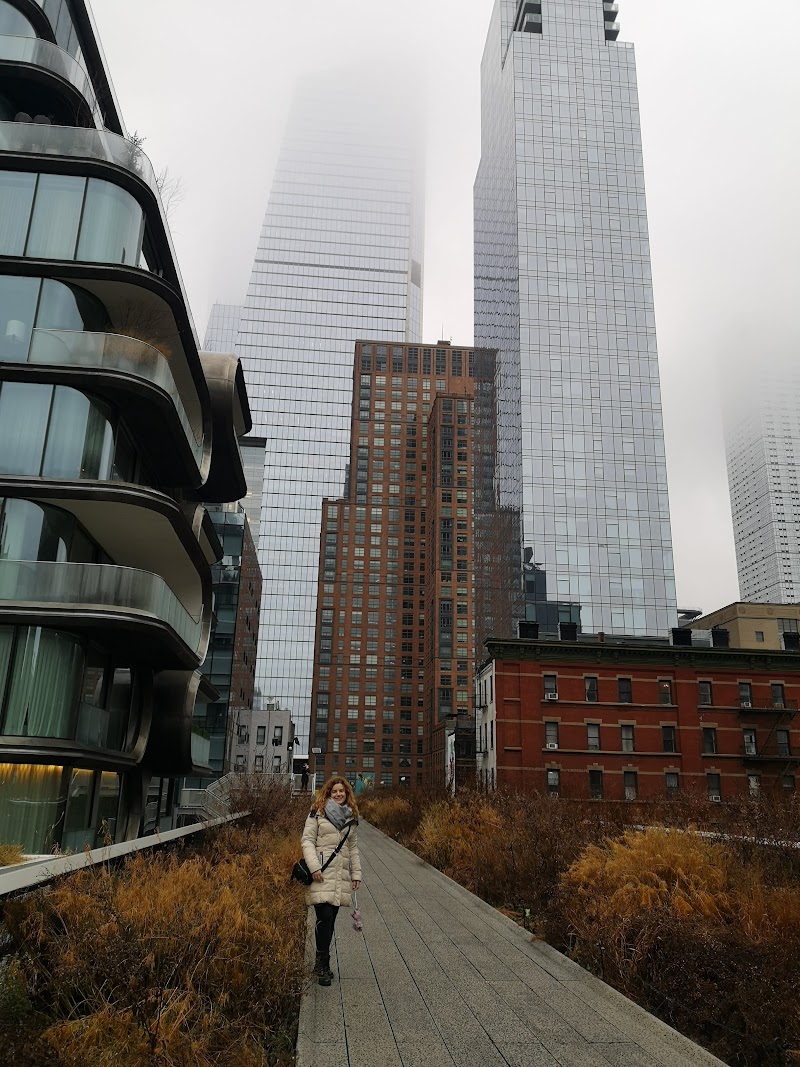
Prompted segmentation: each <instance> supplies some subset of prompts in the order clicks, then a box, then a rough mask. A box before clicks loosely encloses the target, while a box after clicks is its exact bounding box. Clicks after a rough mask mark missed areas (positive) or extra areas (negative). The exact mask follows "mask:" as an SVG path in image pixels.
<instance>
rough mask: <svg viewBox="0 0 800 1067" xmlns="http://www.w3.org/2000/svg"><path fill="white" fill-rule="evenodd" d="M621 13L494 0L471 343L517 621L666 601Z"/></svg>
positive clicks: (650, 339) (615, 616)
mask: <svg viewBox="0 0 800 1067" xmlns="http://www.w3.org/2000/svg"><path fill="white" fill-rule="evenodd" d="M616 9H617V5H616V4H610V3H604V2H603V0H558V2H556V0H541V2H536V0H496V2H495V8H494V12H493V16H492V21H491V25H490V28H489V36H488V39H487V43H486V49H485V52H484V56H483V63H482V152H481V162H480V167H479V170H478V176H477V181H476V185H475V344H476V346H481V347H486V348H497V349H498V350H499V360H498V365H499V369H498V381H497V387H498V402H499V407H500V412H501V417H500V421H499V425H498V467H497V476H496V494H497V503H498V506H499V507H501V508H503V509H505V510H506V511H507V512H508V513H509V515H512V516H513V515H520V516H521V534H520V536H521V539H522V544H521V545H520V546H519V550H520V555H524V558H525V559H526V561H527V567H526V571H527V574H526V583H525V584H526V590H525V593H526V595H525V601H526V602H525V607H524V610H525V613H526V615H527V618H528V619H530V620H535V621H539V622H540V624H544V625H545V627H546V628H547V629H554V628H555V626H556V625H557V623H558V621H559V620H560V621H577V622H579V623H580V625H581V626H582V628H583V630H585V631H587V632H593V631H598V630H604V631H609V632H624V633H627V634H635V635H644V634H659V633H662V634H664V633H666V631H667V630H668V629H669V627H671V626H673V625H675V623H676V611H675V587H674V577H673V564H672V549H671V535H670V521H669V506H668V499H667V476H666V464H665V458H664V439H663V430H662V422H661V398H660V390H659V378H658V357H657V353H656V334H655V317H654V312H653V294H652V287H651V277H650V251H649V244H648V233H647V214H646V207H645V194H644V173H643V167H642V150H641V140H640V130H639V109H638V96H637V87H636V70H635V61H634V53H633V47H632V46H631V45H629V44H623V43H618V42H617V40H616V38H617V34H618V32H619V30H618V27H617V25H616V23H615V22H614V21H613V19H614V18H615V17H616ZM520 457H521V463H520ZM514 528H516V529H519V523H516V524H515V523H514V522H511V523H509V529H514ZM509 628H510V619H509Z"/></svg>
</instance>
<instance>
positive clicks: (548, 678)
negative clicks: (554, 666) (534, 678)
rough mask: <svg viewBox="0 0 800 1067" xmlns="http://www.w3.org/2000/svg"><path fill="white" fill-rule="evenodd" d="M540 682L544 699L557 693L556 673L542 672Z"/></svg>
mask: <svg viewBox="0 0 800 1067" xmlns="http://www.w3.org/2000/svg"><path fill="white" fill-rule="evenodd" d="M542 682H543V683H544V696H545V700H546V699H547V698H548V696H550V697H554V696H557V695H558V675H557V674H544V675H542Z"/></svg>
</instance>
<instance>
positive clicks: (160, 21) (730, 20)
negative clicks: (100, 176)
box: [93, 0, 800, 611]
mask: <svg viewBox="0 0 800 1067" xmlns="http://www.w3.org/2000/svg"><path fill="white" fill-rule="evenodd" d="M492 2H493V0H462V2H460V3H454V2H453V0H404V2H403V3H402V4H388V3H376V2H375V0H371V2H366V0H307V2H306V3H304V4H298V3H281V4H279V3H277V2H276V0H266V2H256V0H249V2H245V0H229V2H228V3H227V4H224V5H221V4H218V3H216V2H214V3H212V2H211V0H158V2H156V0H136V3H135V4H133V3H126V4H123V3H120V0H93V8H94V13H95V17H96V20H97V23H98V28H99V31H100V35H101V39H102V42H103V45H104V48H105V51H106V55H107V58H108V61H109V65H110V69H111V73H112V77H113V80H114V83H115V86H116V89H117V95H118V97H119V100H120V104H121V106H122V111H123V115H124V117H125V121H126V123H127V125H128V129H129V130H130V131H132V130H138V132H139V133H141V134H143V135H144V136H145V137H146V142H145V146H144V147H145V150H146V151H147V152H148V153H149V155H150V156H151V158H152V159H153V162H154V163H155V165H156V167H157V168H162V167H164V166H169V169H170V173H171V174H172V175H176V176H180V178H181V179H182V183H183V187H184V191H185V195H184V198H183V200H182V202H181V203H180V204H179V205H178V206H177V207H176V209H175V212H174V215H173V220H172V222H173V231H174V236H175V241H176V245H177V249H178V254H179V257H180V262H181V268H182V271H183V275H184V278H185V281H186V284H187V287H188V291H189V297H190V300H191V303H192V308H193V312H194V316H195V321H196V324H197V328H198V331H199V333H200V334H201V335H202V333H203V332H204V330H205V323H206V319H207V316H208V312H209V309H210V306H211V304H212V303H213V302H214V301H215V300H220V301H226V302H233V303H237V302H240V301H241V300H242V299H243V297H244V293H245V289H246V286H247V281H248V277H249V273H250V265H251V260H252V257H253V253H254V250H255V245H256V240H257V237H258V232H259V229H260V225H261V219H262V215H263V212H264V208H265V205H266V201H267V196H268V192H269V186H270V178H271V174H272V169H273V167H274V164H275V159H276V155H277V151H278V148H279V144H280V137H281V132H282V128H283V123H284V121H285V117H286V113H287V110H288V105H289V102H290V98H291V91H292V87H293V85H294V84H295V82H296V80H297V79H298V78H300V77H303V76H306V75H308V74H320V75H324V74H325V73H326V72H330V71H335V70H336V69H338V68H341V67H343V66H347V65H352V66H354V67H356V69H358V68H361V69H363V70H364V71H365V74H364V81H365V92H367V93H368V92H369V77H370V76H374V75H370V76H368V75H367V73H366V71H367V70H368V68H373V67H374V66H375V64H376V63H377V64H378V65H379V66H380V67H381V68H382V69H384V70H385V71H386V73H385V75H384V77H386V78H387V79H388V78H391V79H394V80H395V81H396V82H397V84H396V86H395V88H396V89H397V91H398V92H401V93H402V92H404V91H405V90H406V89H408V91H409V93H411V90H412V89H415V88H421V89H422V90H423V92H424V95H425V98H426V102H427V130H428V134H427V139H428V155H427V187H428V188H427V193H428V195H427V205H426V226H427V233H426V262H425V337H426V339H428V340H436V339H438V338H439V337H440V336H441V337H446V338H450V337H452V338H453V339H454V340H455V341H457V342H460V343H469V342H470V341H471V339H472V182H473V180H474V176H475V170H476V167H477V163H478V157H479V152H480V128H479V127H480V110H479V103H480V86H479V64H480V56H481V53H482V50H483V44H484V39H485V35H486V30H487V26H488V21H489V15H490V12H491V7H492ZM598 2H599V0H598ZM619 17H620V23H621V25H622V33H621V36H620V40H625V41H633V42H634V43H635V45H636V50H637V64H638V71H639V89H640V104H641V114H642V131H643V141H644V153H645V172H646V178H647V193H648V206H649V218H650V233H651V250H652V258H653V273H654V285H655V300H656V315H657V324H658V332H659V349H660V354H661V368H662V383H663V400H664V416H665V424H666V438H667V440H666V444H667V459H668V463H669V475H670V497H671V508H672V521H673V536H674V541H675V560H676V570H677V580H678V596H679V601H680V604H681V606H694V607H699V608H702V609H703V610H706V611H710V610H713V609H714V608H717V607H720V606H722V605H723V604H726V603H728V602H730V601H732V600H735V599H736V598H737V596H738V587H737V581H736V572H735V561H734V554H733V539H732V532H731V520H730V510H729V502H728V489H727V479H726V472H725V457H724V449H723V444H722V431H721V414H720V399H719V398H720V372H718V369H717V368H718V367H720V368H721V377H722V380H723V381H726V380H729V379H730V378H731V375H732V374H733V373H734V371H735V370H736V368H739V367H747V366H750V365H752V364H753V363H754V362H757V363H758V364H759V365H767V364H768V363H769V361H770V360H771V359H772V358H774V357H775V356H776V355H777V354H781V355H786V354H787V353H788V357H789V358H792V354H793V353H796V352H797V347H798V346H797V335H798V327H797V322H796V318H797V316H796V312H795V307H796V306H797V303H798V298H797V292H798V257H797V255H796V253H795V249H796V247H797V246H798V237H800V198H798V196H797V192H796V186H797V174H798V169H799V168H798V162H799V160H798V156H800V145H799V143H798V136H797V120H796V115H797V112H798V106H799V105H800V64H798V63H797V61H796V54H795V53H796V42H797V40H798V38H799V37H800V4H798V3H797V0H771V2H770V3H769V4H758V5H756V4H754V3H753V2H752V0H693V2H692V3H687V4H685V5H684V6H683V7H681V6H680V5H674V4H664V3H654V2H653V0H620V16H619ZM389 60H391V63H389V62H388V61H389Z"/></svg>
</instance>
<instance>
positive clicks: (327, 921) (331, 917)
mask: <svg viewBox="0 0 800 1067" xmlns="http://www.w3.org/2000/svg"><path fill="white" fill-rule="evenodd" d="M314 911H315V912H316V913H317V924H316V926H315V928H314V933H315V935H316V939H317V955H318V956H330V954H331V941H332V940H333V928H334V926H335V925H336V916H337V915H338V914H339V909H338V908H337V907H336V905H335V904H315V905H314Z"/></svg>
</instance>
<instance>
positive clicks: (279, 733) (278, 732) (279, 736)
mask: <svg viewBox="0 0 800 1067" xmlns="http://www.w3.org/2000/svg"><path fill="white" fill-rule="evenodd" d="M272 740H273V741H274V742H275V747H276V748H277V746H278V745H282V744H283V727H282V726H276V727H275V728H274V730H273V732H272Z"/></svg>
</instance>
